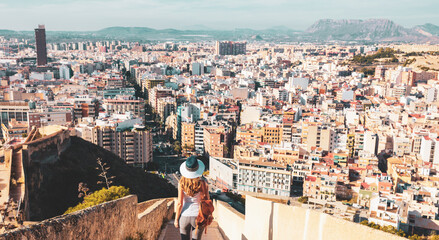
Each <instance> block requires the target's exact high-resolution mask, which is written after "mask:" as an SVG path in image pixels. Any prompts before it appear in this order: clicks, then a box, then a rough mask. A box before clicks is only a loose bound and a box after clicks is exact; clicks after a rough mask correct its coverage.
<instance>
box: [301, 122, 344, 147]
mask: <svg viewBox="0 0 439 240" xmlns="http://www.w3.org/2000/svg"><path fill="white" fill-rule="evenodd" d="M304 135H305V136H306V137H305V136H304ZM302 136H303V137H304V139H306V142H305V144H306V149H307V151H311V149H312V148H314V147H317V148H322V150H324V151H329V152H332V151H333V150H334V147H335V140H336V138H335V137H336V136H335V132H334V130H332V129H331V128H328V127H322V126H321V125H318V124H312V125H309V126H307V127H306V128H303V132H302Z"/></svg>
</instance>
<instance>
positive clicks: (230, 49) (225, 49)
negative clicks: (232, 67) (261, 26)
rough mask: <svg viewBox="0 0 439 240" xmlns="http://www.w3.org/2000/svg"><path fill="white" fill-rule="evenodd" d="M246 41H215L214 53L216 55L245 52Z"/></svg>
mask: <svg viewBox="0 0 439 240" xmlns="http://www.w3.org/2000/svg"><path fill="white" fill-rule="evenodd" d="M246 47H247V43H245V42H242V43H240V42H229V41H225V42H219V41H217V42H216V45H215V54H217V55H240V54H246Z"/></svg>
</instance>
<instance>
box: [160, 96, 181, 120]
mask: <svg viewBox="0 0 439 240" xmlns="http://www.w3.org/2000/svg"><path fill="white" fill-rule="evenodd" d="M176 110H177V102H176V101H175V98H173V97H165V98H159V99H158V101H157V113H158V114H159V116H160V119H162V121H163V122H165V121H166V119H167V118H168V117H169V116H170V115H171V114H172V113H175V111H176Z"/></svg>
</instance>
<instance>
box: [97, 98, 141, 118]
mask: <svg viewBox="0 0 439 240" xmlns="http://www.w3.org/2000/svg"><path fill="white" fill-rule="evenodd" d="M103 108H104V109H105V110H106V112H107V113H108V114H113V113H126V112H131V113H132V114H133V115H134V116H136V117H139V118H142V119H145V103H144V101H143V100H142V99H139V100H134V99H104V104H103Z"/></svg>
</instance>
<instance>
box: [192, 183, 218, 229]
mask: <svg viewBox="0 0 439 240" xmlns="http://www.w3.org/2000/svg"><path fill="white" fill-rule="evenodd" d="M205 186H206V187H205V188H204V190H203V191H204V194H203V198H202V199H201V201H200V210H199V212H198V216H197V220H196V224H197V229H199V228H203V227H204V232H205V233H206V232H207V226H209V225H210V224H211V223H212V221H213V215H212V213H213V211H214V210H215V208H214V207H213V202H212V200H208V199H207V194H209V191H208V189H207V183H206V185H205Z"/></svg>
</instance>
